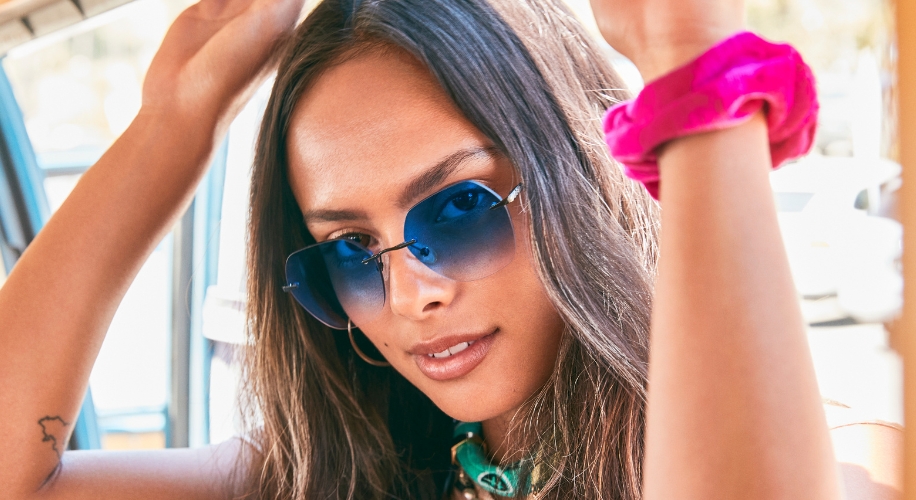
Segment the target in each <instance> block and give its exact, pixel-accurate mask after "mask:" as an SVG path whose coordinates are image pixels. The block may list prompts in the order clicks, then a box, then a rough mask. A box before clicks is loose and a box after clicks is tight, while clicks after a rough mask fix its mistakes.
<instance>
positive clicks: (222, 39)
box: [141, 0, 304, 133]
mask: <svg viewBox="0 0 916 500" xmlns="http://www.w3.org/2000/svg"><path fill="white" fill-rule="evenodd" d="M303 2H304V0H201V1H200V2H199V3H197V4H194V5H192V6H191V7H188V8H187V9H186V10H185V11H184V12H182V13H181V15H180V16H178V18H177V19H176V20H175V22H174V23H173V24H172V26H171V27H170V28H169V31H168V33H167V34H166V36H165V39H164V40H163V42H162V46H161V47H160V48H159V51H158V52H157V53H156V56H155V57H154V58H153V62H152V64H151V65H150V68H149V71H148V72H147V75H146V79H145V81H144V82H143V106H142V109H141V113H154V114H161V115H162V116H167V117H169V121H170V123H174V122H175V120H176V119H177V120H182V119H184V120H185V122H184V123H189V124H191V125H192V126H196V127H201V126H203V127H207V128H208V132H209V133H212V132H213V127H214V126H216V127H217V128H219V126H220V125H228V122H230V121H231V119H232V118H233V117H234V116H235V114H236V113H237V112H238V111H239V110H240V109H241V107H242V106H243V105H244V103H245V102H247V100H248V98H249V97H250V95H251V93H252V92H253V91H254V90H255V89H256V88H257V87H258V85H260V84H261V83H262V82H263V81H264V79H265V78H266V76H267V75H268V74H269V72H270V71H271V70H272V69H273V68H274V67H275V65H276V62H277V57H276V56H277V53H278V48H279V47H280V46H281V45H282V43H283V42H284V41H285V40H287V39H288V37H289V36H290V34H291V33H292V31H293V29H294V27H295V25H296V24H297V21H298V20H299V18H300V14H301V12H302V6H303Z"/></svg>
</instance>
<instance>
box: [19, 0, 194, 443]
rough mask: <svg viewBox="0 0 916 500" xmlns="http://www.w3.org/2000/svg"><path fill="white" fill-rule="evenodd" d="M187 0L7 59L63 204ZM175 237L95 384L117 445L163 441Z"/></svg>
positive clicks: (150, 264)
mask: <svg viewBox="0 0 916 500" xmlns="http://www.w3.org/2000/svg"><path fill="white" fill-rule="evenodd" d="M190 3H191V2H190V1H189V0H137V1H136V2H134V3H131V4H128V5H126V6H124V7H121V8H119V9H116V10H114V11H111V12H109V13H106V14H104V15H101V16H98V17H97V18H93V19H90V20H89V21H86V22H83V23H81V24H79V25H76V26H73V27H71V28H68V29H66V30H63V31H61V32H57V33H53V34H51V35H47V36H45V37H42V38H39V39H36V40H34V41H32V42H29V43H27V44H25V45H22V46H20V47H17V48H16V49H14V50H13V51H11V52H10V53H9V55H8V56H7V57H6V58H5V59H4V60H3V64H4V69H5V70H6V72H7V74H8V76H9V79H10V82H11V83H12V85H13V90H14V92H15V95H16V99H17V101H18V102H19V105H20V107H21V108H22V112H23V116H24V119H25V124H26V129H27V131H28V133H29V138H30V139H31V141H32V145H33V147H34V149H35V153H36V157H37V160H38V164H39V167H40V168H41V171H42V173H43V174H44V188H45V191H46V194H47V198H48V203H49V205H50V207H51V209H52V210H56V209H57V208H58V207H59V206H60V205H61V203H63V201H64V200H65V199H66V197H67V196H68V195H69V194H70V191H71V190H72V189H73V187H74V186H75V185H76V183H77V182H78V181H79V178H80V176H81V175H82V172H83V171H85V169H86V168H88V167H89V166H90V165H92V164H93V163H94V162H95V161H96V160H97V159H98V158H99V156H101V154H102V153H103V152H104V151H105V149H106V148H108V147H109V146H110V145H111V143H112V142H113V141H114V139H115V138H116V137H117V136H118V135H119V134H120V133H121V132H123V131H124V129H125V128H126V127H127V125H128V124H129V123H130V121H131V120H132V119H133V117H134V115H135V114H136V112H137V111H138V109H139V106H140V88H141V83H142V81H143V76H144V73H145V71H146V68H147V66H149V63H150V60H151V59H152V56H153V54H154V53H155V51H156V49H157V47H158V46H159V43H160V42H161V40H162V37H163V36H164V35H165V31H166V29H167V28H168V26H169V24H170V23H171V21H172V20H173V19H174V18H175V17H176V16H177V15H178V14H179V13H180V12H181V10H182V9H184V8H185V7H186V6H187V5H189V4H190ZM171 254H172V239H171V237H168V238H166V239H165V240H164V241H163V242H162V243H161V244H160V245H159V246H158V247H157V248H156V249H155V251H154V252H153V253H152V255H151V256H150V257H149V259H148V260H147V262H146V263H145V264H144V266H143V268H142V269H141V270H140V273H139V274H138V276H137V278H136V280H134V283H133V284H132V285H131V287H130V290H129V291H128V292H127V295H126V296H125V297H124V300H123V302H122V303H121V305H120V307H119V309H118V311H117V313H116V315H115V317H114V320H113V321H112V324H111V327H110V329H109V332H108V335H107V336H106V338H105V342H104V344H103V346H102V349H101V351H100V353H99V357H98V360H97V361H96V364H95V366H94V368H93V371H92V375H91V377H90V387H91V389H92V396H93V400H94V403H95V410H96V414H97V419H98V423H99V427H100V431H101V438H102V446H103V447H104V448H110V449H126V448H162V447H164V446H165V429H166V403H167V401H168V374H169V365H168V363H169V333H170V325H171V316H170V313H171V311H170V308H171V285H172V283H171V276H172V272H171V260H172V256H171Z"/></svg>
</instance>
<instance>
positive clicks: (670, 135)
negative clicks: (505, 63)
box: [604, 32, 818, 199]
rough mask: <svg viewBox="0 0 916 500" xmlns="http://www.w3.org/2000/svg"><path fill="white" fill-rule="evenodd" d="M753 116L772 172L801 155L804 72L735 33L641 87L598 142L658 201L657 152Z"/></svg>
mask: <svg viewBox="0 0 916 500" xmlns="http://www.w3.org/2000/svg"><path fill="white" fill-rule="evenodd" d="M761 108H763V109H764V110H765V111H766V118H767V126H768V129H769V136H770V155H771V157H772V160H773V168H776V167H778V166H779V165H781V164H782V163H783V162H784V161H786V160H789V159H792V158H797V157H799V156H802V155H804V154H805V153H807V152H808V150H809V149H810V148H811V145H812V143H813V142H814V131H815V128H816V125H817V111H818V103H817V92H816V91H815V87H814V75H813V74H812V73H811V68H809V67H808V65H807V64H805V62H804V61H802V58H801V55H799V53H798V52H797V51H796V50H795V49H794V48H793V47H792V46H790V45H787V44H776V43H771V42H768V41H766V40H764V39H762V38H760V37H759V36H757V35H755V34H753V33H750V32H742V33H738V34H737V35H734V36H732V37H730V38H727V39H725V40H723V41H722V42H720V43H719V44H717V45H715V46H714V47H712V48H711V49H709V50H708V51H706V52H705V53H704V54H702V55H701V56H700V57H698V58H697V59H696V60H694V61H693V62H691V63H689V64H687V65H686V66H683V67H681V68H678V69H676V70H674V71H673V72H671V73H668V74H667V75H664V76H662V77H660V78H658V79H657V80H655V81H653V82H651V83H649V84H648V85H646V87H645V88H644V89H643V90H642V92H640V93H639V96H638V97H637V98H636V99H634V100H631V101H627V102H623V103H620V104H618V105H616V106H614V107H612V108H611V109H609V110H608V112H607V115H605V117H604V134H605V138H606V140H607V144H608V148H610V151H611V156H613V157H614V158H615V159H616V160H617V161H619V162H621V163H622V164H623V166H624V172H625V173H626V175H627V177H630V178H631V179H634V180H637V181H639V182H642V183H643V184H644V185H645V186H646V189H647V190H648V191H649V193H650V194H651V195H652V197H653V198H655V199H658V191H659V173H658V163H657V159H658V157H657V155H656V151H657V150H658V147H659V146H661V145H663V144H664V143H666V142H668V141H670V140H672V139H675V138H677V137H682V136H685V135H691V134H697V133H700V132H707V131H711V130H720V129H724V128H727V127H732V126H735V125H738V124H741V123H743V122H745V121H747V120H748V119H750V118H751V117H752V116H753V115H754V114H755V113H757V111H759V110H760V109H761Z"/></svg>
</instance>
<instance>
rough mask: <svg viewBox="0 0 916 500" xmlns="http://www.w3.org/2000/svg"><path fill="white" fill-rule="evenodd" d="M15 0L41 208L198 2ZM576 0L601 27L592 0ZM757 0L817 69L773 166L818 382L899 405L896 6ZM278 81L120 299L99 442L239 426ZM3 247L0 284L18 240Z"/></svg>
mask: <svg viewBox="0 0 916 500" xmlns="http://www.w3.org/2000/svg"><path fill="white" fill-rule="evenodd" d="M17 2H19V3H20V4H21V3H22V1H21V0H9V1H7V2H3V1H0V107H2V108H3V109H0V115H2V114H6V115H7V117H21V123H22V124H24V127H21V128H22V130H21V133H20V134H19V136H17V137H15V140H17V141H18V144H19V146H20V152H25V153H23V155H24V156H23V158H24V159H23V161H24V162H25V163H27V164H28V163H29V162H32V163H31V164H34V166H35V167H37V168H36V169H35V170H36V172H37V174H36V175H33V176H32V177H31V179H32V181H33V182H32V183H31V184H29V186H30V189H31V191H30V192H28V193H27V197H31V198H29V199H30V200H31V201H32V202H33V204H34V205H35V206H36V207H37V208H36V210H37V212H38V213H39V214H40V217H39V218H45V219H46V217H47V216H48V215H49V214H50V213H52V212H53V211H54V210H55V209H56V208H57V207H59V206H60V204H61V203H62V202H63V200H64V199H65V198H66V197H67V195H68V194H69V192H70V190H71V189H72V188H73V186H74V185H75V183H76V182H77V181H78V180H79V178H80V176H81V175H82V173H83V172H84V171H85V170H86V169H87V168H88V167H89V166H90V165H92V164H93V163H94V162H95V161H96V160H97V159H98V158H99V156H100V155H101V154H102V153H103V152H104V150H105V149H106V148H107V147H108V146H109V145H110V144H111V143H112V142H113V141H114V139H115V138H116V137H117V136H118V135H119V134H120V133H121V132H122V131H123V130H124V129H125V128H126V127H127V125H128V124H129V123H130V121H131V120H132V118H133V117H134V115H135V114H136V112H137V110H138V109H139V107H140V93H141V85H142V82H143V76H144V72H145V70H146V68H147V66H148V65H149V63H150V61H151V59H152V57H153V55H154V53H155V51H156V48H157V47H158V45H159V43H160V41H161V40H162V37H163V36H164V34H165V32H166V30H167V28H168V26H169V24H170V22H171V21H172V20H173V19H174V18H175V17H176V16H177V15H178V14H179V13H180V12H181V11H182V10H183V9H184V8H185V7H187V6H188V5H189V4H190V3H191V2H190V1H189V0H135V1H133V2H130V3H127V4H126V5H122V6H118V4H119V3H122V2H123V0H115V1H114V2H113V3H112V2H97V3H94V4H89V3H87V2H79V3H71V2H70V1H69V0H61V1H58V2H57V3H54V2H50V3H47V2H46V4H47V5H46V6H44V7H41V8H40V9H38V10H36V11H35V12H33V13H31V14H29V15H28V16H25V17H23V16H22V15H21V13H15V12H14V13H13V14H10V15H7V16H6V17H7V18H8V19H6V20H4V15H5V14H9V12H8V11H11V10H10V9H12V8H13V7H15V6H16V4H17ZM568 3H569V4H570V7H571V8H572V10H573V11H574V12H576V14H577V15H578V16H579V17H580V19H583V20H584V22H585V24H586V25H587V26H589V28H590V29H591V30H592V32H593V33H595V35H596V36H597V31H596V30H595V29H594V24H593V21H592V20H591V14H590V11H589V8H588V2H587V1H585V0H569V1H568ZM748 3H749V6H750V8H749V19H748V22H749V24H750V26H751V28H752V29H754V30H756V31H758V32H760V33H762V34H763V35H764V36H766V37H768V38H770V39H772V40H778V41H788V42H790V43H792V44H793V45H795V46H796V47H797V48H798V49H799V50H800V51H801V53H802V54H803V55H804V56H805V58H806V60H807V61H808V62H809V63H810V64H811V66H812V67H813V68H814V70H815V74H816V77H817V83H818V87H819V93H820V98H821V105H822V108H821V114H820V123H819V132H818V136H817V142H816V147H815V150H814V151H813V152H812V154H811V155H810V156H809V157H807V158H804V159H802V160H800V161H798V162H795V163H793V164H790V165H787V166H785V167H784V168H782V169H780V170H779V171H776V172H774V173H773V174H772V176H771V181H772V185H773V190H774V197H775V199H776V201H777V206H778V207H779V217H780V224H781V226H782V230H783V237H784V240H785V244H786V249H787V251H788V254H789V259H790V264H791V266H792V272H793V274H794V277H795V280H796V286H797V289H798V297H799V301H800V303H801V305H802V310H803V312H804V315H805V319H806V321H807V322H808V324H809V330H808V331H809V340H810V344H811V347H812V352H813V354H814V360H815V368H816V370H817V375H818V381H819V384H820V386H821V391H822V394H823V396H824V397H825V398H827V399H831V400H834V401H837V402H840V403H842V404H844V405H847V406H850V407H852V408H854V409H855V410H856V411H857V412H859V413H861V414H863V415H865V416H867V417H868V418H873V419H879V420H886V421H890V422H896V423H902V419H903V411H902V380H901V363H900V360H899V358H898V357H897V355H896V354H895V353H894V351H893V349H892V345H893V336H892V335H890V334H889V333H888V331H889V330H893V328H892V325H893V321H894V319H895V317H896V315H897V314H898V311H899V309H900V307H901V303H902V297H901V293H902V286H903V283H902V278H901V274H900V261H899V259H900V252H901V228H900V225H899V224H898V223H897V221H896V208H895V196H896V195H895V193H896V191H897V189H898V188H899V186H900V167H899V165H898V164H897V163H896V162H895V160H896V158H897V153H896V151H897V143H896V131H895V112H894V110H895V77H894V67H895V56H896V52H895V49H894V44H893V40H894V33H893V18H892V9H891V7H892V6H891V5H890V2H889V1H887V0H749V1H748ZM74 5H78V6H80V7H79V8H77V7H74ZM10 6H13V7H10ZM4 9H6V10H4ZM96 11H97V12H99V13H98V14H96V13H95V12H96ZM17 16H19V17H17ZM3 54H5V55H3ZM608 57H609V58H611V59H612V60H613V61H614V63H615V65H616V67H617V68H618V70H619V71H620V73H621V75H622V76H623V77H624V80H625V81H626V83H627V84H628V85H629V86H630V87H631V88H632V89H633V90H634V91H638V90H639V88H641V86H642V81H641V80H640V77H639V74H638V72H637V71H636V70H635V67H633V65H632V64H631V63H629V61H627V60H626V59H624V58H622V57H621V56H619V55H617V54H616V53H614V52H613V51H612V50H611V49H610V48H608ZM268 92H269V83H268V85H266V86H265V87H264V88H262V89H261V90H260V91H259V92H258V94H257V95H256V96H255V98H254V99H253V100H252V102H251V103H250V104H249V105H248V107H246V108H245V110H244V111H243V112H242V113H241V115H240V116H239V117H238V118H237V119H236V120H235V122H234V123H233V125H232V127H231V129H230V131H229V134H228V137H227V138H226V140H225V142H224V143H223V145H222V147H221V149H220V152H219V154H217V155H216V158H215V159H214V162H213V166H212V168H211V171H210V173H209V174H208V177H207V179H206V180H205V181H204V183H203V185H202V186H201V188H200V190H199V192H198V196H197V198H196V200H195V203H194V206H193V207H192V209H191V210H190V211H189V213H188V214H187V215H186V216H185V217H184V218H183V219H182V221H181V222H180V223H179V225H178V227H176V229H175V231H174V232H173V234H172V235H171V236H169V237H168V238H166V239H165V240H164V241H163V242H162V243H161V244H160V245H159V246H158V247H157V249H156V251H155V252H154V253H153V254H152V255H151V256H150V258H149V260H148V261H147V263H146V265H145V266H144V267H143V269H142V271H141V272H140V274H139V276H138V277H137V279H136V281H135V282H134V284H133V285H132V287H131V289H130V291H129V292H128V294H127V296H126V297H125V299H124V302H123V303H122V304H121V307H120V309H119V310H118V313H117V315H116V316H115V319H114V322H113V323H112V325H111V328H110V331H109V333H108V336H107V337H106V340H105V343H104V345H103V347H102V351H101V353H100V355H99V358H98V361H97V363H96V365H95V368H94V370H93V373H92V377H91V379H90V388H91V398H87V401H88V402H90V403H91V404H87V405H84V411H83V415H82V417H81V418H82V419H83V420H84V421H85V422H89V423H90V424H91V425H89V428H88V429H87V430H86V432H87V434H86V435H87V436H88V437H87V438H85V439H87V440H88V441H86V442H90V443H94V445H95V446H100V447H103V448H108V449H128V448H161V447H165V446H186V445H200V444H205V443H208V442H217V441H221V440H223V439H226V438H227V437H229V436H231V435H233V434H235V433H237V432H238V429H239V427H238V426H239V420H238V417H237V415H236V408H237V405H236V399H235V398H236V384H237V378H238V371H237V363H236V355H237V353H238V352H239V350H240V349H244V345H242V344H243V334H242V331H243V327H244V318H243V315H242V311H243V309H244V293H243V292H244V283H245V272H244V261H245V256H244V241H245V223H246V216H247V189H248V175H249V169H250V166H251V161H252V146H253V143H254V138H255V136H256V134H257V128H258V124H259V121H260V117H261V115H262V114H263V109H264V106H265V104H266V99H267V95H268ZM13 129H15V127H13ZM14 135H15V134H14ZM32 152H33V153H34V155H33V156H32V155H31V153H32ZM2 208H3V207H2V204H0V212H2ZM7 239H8V240H9V239H10V238H7ZM6 244H7V246H8V247H10V248H13V247H15V245H12V244H11V243H10V241H7V242H6ZM13 249H14V248H13ZM3 258H4V264H5V266H0V286H2V280H3V275H4V269H7V270H8V268H9V267H10V266H12V261H13V260H14V258H15V252H14V251H12V250H9V249H7V251H5V252H4V253H3ZM886 325H890V326H886Z"/></svg>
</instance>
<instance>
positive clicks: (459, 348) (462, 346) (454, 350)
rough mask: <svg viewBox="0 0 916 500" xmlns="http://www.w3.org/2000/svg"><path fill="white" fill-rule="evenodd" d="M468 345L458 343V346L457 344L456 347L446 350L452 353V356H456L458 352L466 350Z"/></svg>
mask: <svg viewBox="0 0 916 500" xmlns="http://www.w3.org/2000/svg"><path fill="white" fill-rule="evenodd" d="M469 345H470V344H468V343H467V342H462V343H460V344H458V345H455V346H452V347H449V348H448V352H450V353H452V354H458V353H459V352H461V351H463V350H465V349H467V348H468V346H469Z"/></svg>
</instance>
